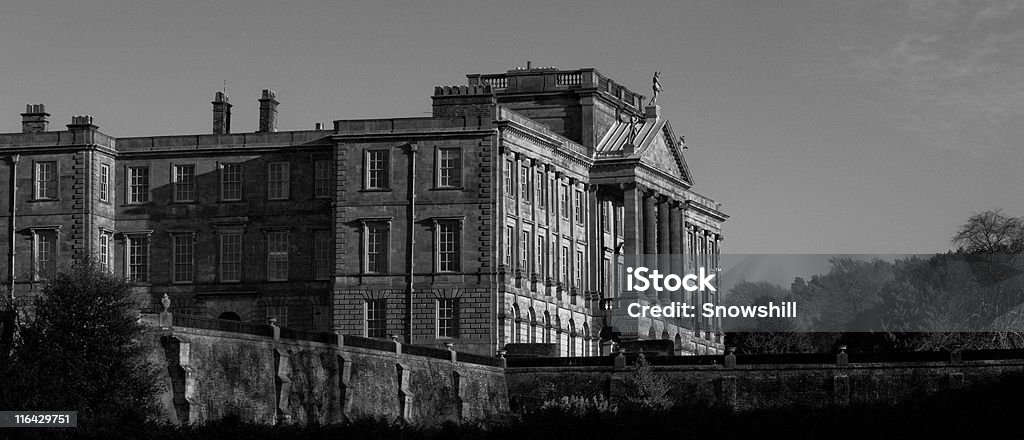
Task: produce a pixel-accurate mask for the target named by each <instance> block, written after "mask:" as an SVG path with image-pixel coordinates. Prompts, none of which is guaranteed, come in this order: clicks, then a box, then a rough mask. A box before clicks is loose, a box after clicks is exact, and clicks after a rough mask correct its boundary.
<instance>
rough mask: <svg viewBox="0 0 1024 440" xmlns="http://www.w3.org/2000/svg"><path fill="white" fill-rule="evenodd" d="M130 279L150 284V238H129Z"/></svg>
mask: <svg viewBox="0 0 1024 440" xmlns="http://www.w3.org/2000/svg"><path fill="white" fill-rule="evenodd" d="M128 279H129V280H131V281H135V282H139V283H145V282H149V237H148V236H129V237H128Z"/></svg>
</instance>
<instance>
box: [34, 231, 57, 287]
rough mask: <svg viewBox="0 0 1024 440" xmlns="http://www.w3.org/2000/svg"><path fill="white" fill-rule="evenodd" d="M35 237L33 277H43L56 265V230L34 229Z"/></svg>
mask: <svg viewBox="0 0 1024 440" xmlns="http://www.w3.org/2000/svg"><path fill="white" fill-rule="evenodd" d="M32 234H33V236H34V237H35V249H34V250H35V279H37V280H38V279H44V278H46V277H47V276H49V275H50V273H51V272H53V270H54V268H55V267H56V266H57V231H56V230H55V229H47V230H36V231H33V232H32Z"/></svg>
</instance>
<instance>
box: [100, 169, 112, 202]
mask: <svg viewBox="0 0 1024 440" xmlns="http://www.w3.org/2000/svg"><path fill="white" fill-rule="evenodd" d="M100 201H101V202H109V201H110V165H107V164H100Z"/></svg>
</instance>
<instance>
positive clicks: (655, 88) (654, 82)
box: [647, 72, 662, 106]
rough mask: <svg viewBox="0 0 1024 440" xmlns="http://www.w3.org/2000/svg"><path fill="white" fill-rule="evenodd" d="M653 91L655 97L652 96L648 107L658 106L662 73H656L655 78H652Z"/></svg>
mask: <svg viewBox="0 0 1024 440" xmlns="http://www.w3.org/2000/svg"><path fill="white" fill-rule="evenodd" d="M651 82H652V84H651V90H653V91H654V96H651V102H650V103H649V104H647V105H648V106H651V105H657V104H658V94H659V93H661V90H662V88H661V72H654V78H651Z"/></svg>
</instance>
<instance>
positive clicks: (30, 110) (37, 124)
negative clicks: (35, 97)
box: [21, 104, 50, 133]
mask: <svg viewBox="0 0 1024 440" xmlns="http://www.w3.org/2000/svg"><path fill="white" fill-rule="evenodd" d="M49 117H50V114H49V113H47V112H46V106H44V105H43V104H26V105H25V113H22V114H21V132H22V133H42V132H44V131H47V130H49V128H50V121H49V120H48V119H47V118H49Z"/></svg>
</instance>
